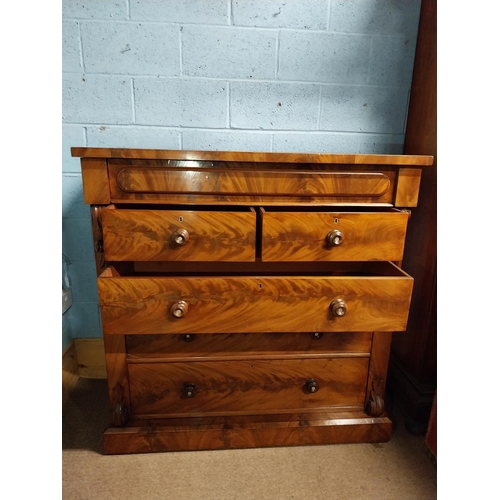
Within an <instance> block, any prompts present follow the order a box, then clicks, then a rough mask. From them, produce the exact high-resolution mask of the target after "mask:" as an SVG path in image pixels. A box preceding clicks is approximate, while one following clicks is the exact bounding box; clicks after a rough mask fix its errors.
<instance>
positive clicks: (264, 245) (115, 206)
mask: <svg viewBox="0 0 500 500" xmlns="http://www.w3.org/2000/svg"><path fill="white" fill-rule="evenodd" d="M72 154H73V156H77V157H81V166H82V177H83V189H84V200H85V202H86V203H88V204H90V205H91V214H92V222H93V233H94V242H95V257H96V267H97V274H98V278H97V283H98V291H99V301H100V307H101V320H102V328H103V334H104V345H105V350H106V364H107V371H108V383H109V396H110V401H111V424H110V427H109V428H108V429H107V430H106V432H105V434H104V448H105V452H106V453H110V454H117V453H134V452H155V451H177V450H200V449H224V448H245V447H259V446H286V445H309V444H326V443H344V442H381V441H387V440H388V439H389V438H390V434H391V421H390V419H389V418H388V416H387V414H386V412H385V408H384V390H385V384H386V374H387V365H388V360H389V351H390V343H391V335H392V332H393V331H404V330H405V328H406V323H407V319H408V310H409V306H410V300H411V295H412V287H413V279H412V278H411V277H410V276H409V275H408V274H406V273H405V272H404V271H403V270H401V269H400V267H398V264H400V263H401V261H402V258H403V251H404V245H405V235H406V229H407V224H408V220H409V219H410V211H409V210H408V208H409V207H414V206H416V204H417V199H418V192H419V184H420V176H421V170H422V167H425V166H428V165H431V164H432V157H429V156H385V155H322V154H278V153H222V152H195V151H160V150H132V149H101V148H73V149H72Z"/></svg>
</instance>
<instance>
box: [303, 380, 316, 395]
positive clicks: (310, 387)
mask: <svg viewBox="0 0 500 500" xmlns="http://www.w3.org/2000/svg"><path fill="white" fill-rule="evenodd" d="M305 387H306V391H307V392H309V393H311V394H313V393H315V392H318V391H319V384H318V382H317V380H316V379H314V378H310V379H308V380H306V384H305Z"/></svg>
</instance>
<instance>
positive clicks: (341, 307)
mask: <svg viewBox="0 0 500 500" xmlns="http://www.w3.org/2000/svg"><path fill="white" fill-rule="evenodd" d="M330 311H332V313H333V315H334V316H338V317H340V316H345V315H346V313H347V306H346V304H345V302H344V301H343V300H342V299H335V300H334V301H332V303H331V304H330Z"/></svg>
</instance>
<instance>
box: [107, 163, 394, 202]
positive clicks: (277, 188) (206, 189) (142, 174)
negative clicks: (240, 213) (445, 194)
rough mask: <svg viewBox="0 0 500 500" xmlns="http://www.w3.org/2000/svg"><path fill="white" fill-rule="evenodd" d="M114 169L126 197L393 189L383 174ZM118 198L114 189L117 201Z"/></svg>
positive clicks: (377, 195) (355, 192) (333, 193)
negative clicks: (142, 194) (135, 195)
mask: <svg viewBox="0 0 500 500" xmlns="http://www.w3.org/2000/svg"><path fill="white" fill-rule="evenodd" d="M117 170H118V171H117V172H116V173H115V169H113V174H112V175H113V177H114V176H116V187H117V188H118V189H120V190H121V191H123V192H125V193H172V194H173V193H184V194H186V193H189V194H220V195H237V194H248V195H265V196H269V195H273V196H274V195H277V196H280V195H281V196H347V197H349V196H367V197H373V198H380V197H381V196H382V195H384V194H385V193H387V192H388V191H389V189H390V188H391V181H390V179H389V177H388V176H387V175H385V173H383V172H308V171H300V170H298V171H291V172H276V171H265V170H262V171H259V170H215V169H180V168H177V169H171V170H169V169H162V168H133V167H130V168H121V169H117ZM116 196H118V193H117V192H116V191H115V186H114V185H113V197H116Z"/></svg>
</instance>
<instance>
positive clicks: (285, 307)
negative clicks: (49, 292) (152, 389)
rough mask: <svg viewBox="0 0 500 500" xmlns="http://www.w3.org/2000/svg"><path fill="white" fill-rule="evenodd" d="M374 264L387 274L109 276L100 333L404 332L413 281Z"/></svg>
mask: <svg viewBox="0 0 500 500" xmlns="http://www.w3.org/2000/svg"><path fill="white" fill-rule="evenodd" d="M366 264H372V263H366ZM373 264H378V265H377V266H375V268H372V266H369V267H370V268H371V269H372V271H378V272H379V273H381V272H382V273H383V274H371V273H369V272H363V271H359V272H357V273H354V275H350V276H345V275H340V276H331V275H324V274H323V275H315V276H304V275H300V276H274V275H271V276H254V275H250V276H234V277H230V276H154V277H153V276H120V275H118V274H117V273H113V271H112V270H111V269H108V270H106V271H105V272H104V273H103V274H102V275H101V276H100V277H99V278H98V290H99V301H100V305H101V318H102V325H103V332H104V333H105V334H134V333H136V334H139V333H147V334H151V333H253V332H255V333H259V332H347V331H351V332H352V331H353V332H366V331H370V332H371V331H403V330H404V329H405V328H406V323H407V319H408V310H409V305H410V299H411V293H412V288H413V278H411V277H410V276H408V275H407V274H406V273H404V272H403V271H402V270H401V269H399V268H398V267H397V266H395V265H393V264H391V263H385V262H384V263H373Z"/></svg>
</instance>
